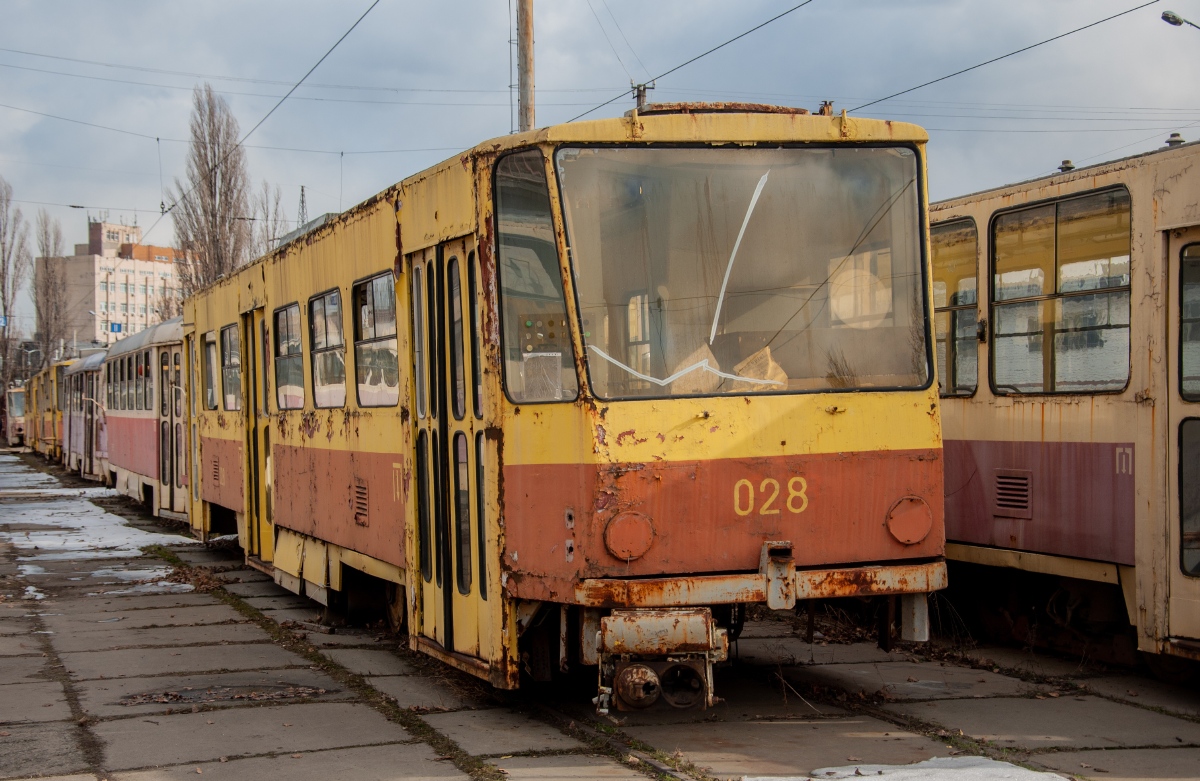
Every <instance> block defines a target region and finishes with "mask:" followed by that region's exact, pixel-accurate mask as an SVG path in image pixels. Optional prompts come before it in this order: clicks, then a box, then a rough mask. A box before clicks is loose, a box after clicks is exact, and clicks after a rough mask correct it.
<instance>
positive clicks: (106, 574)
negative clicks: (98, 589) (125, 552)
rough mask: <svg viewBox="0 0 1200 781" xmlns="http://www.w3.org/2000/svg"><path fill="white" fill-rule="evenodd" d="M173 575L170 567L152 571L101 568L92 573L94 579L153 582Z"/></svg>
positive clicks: (156, 568)
mask: <svg viewBox="0 0 1200 781" xmlns="http://www.w3.org/2000/svg"><path fill="white" fill-rule="evenodd" d="M170 574H171V568H170V567H154V568H151V569H112V568H111V567H101V568H100V569H98V570H96V571H95V572H93V573H92V577H93V578H116V579H117V580H125V581H133V580H151V579H162V578H165V577H166V576H167V575H170Z"/></svg>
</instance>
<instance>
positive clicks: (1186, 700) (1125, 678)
mask: <svg viewBox="0 0 1200 781" xmlns="http://www.w3.org/2000/svg"><path fill="white" fill-rule="evenodd" d="M1080 685H1082V686H1083V687H1084V688H1086V689H1088V690H1089V691H1093V692H1096V693H1097V694H1102V695H1104V696H1105V697H1112V698H1114V699H1118V700H1122V701H1124V702H1129V703H1133V704H1135V705H1142V706H1145V707H1150V708H1162V709H1163V710H1165V711H1170V712H1171V713H1180V714H1183V715H1185V716H1192V717H1196V716H1200V689H1197V688H1194V687H1189V686H1172V685H1170V684H1166V683H1162V682H1160V681H1155V680H1152V679H1150V678H1139V677H1137V676H1134V675H1113V676H1103V677H1099V678H1089V679H1088V680H1086V681H1080Z"/></svg>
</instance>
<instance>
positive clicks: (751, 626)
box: [739, 621, 796, 641]
mask: <svg viewBox="0 0 1200 781" xmlns="http://www.w3.org/2000/svg"><path fill="white" fill-rule="evenodd" d="M751 637H796V627H794V626H792V625H791V624H789V623H788V622H786V621H747V622H746V624H745V626H743V627H742V633H741V635H740V636H739V641H740V640H744V639H747V638H751Z"/></svg>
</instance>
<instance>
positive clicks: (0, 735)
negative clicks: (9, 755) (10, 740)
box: [0, 731, 12, 738]
mask: <svg viewBox="0 0 1200 781" xmlns="http://www.w3.org/2000/svg"><path fill="white" fill-rule="evenodd" d="M11 734H12V733H11V732H7V731H6V732H0V738H7V737H8V736H9V735H11Z"/></svg>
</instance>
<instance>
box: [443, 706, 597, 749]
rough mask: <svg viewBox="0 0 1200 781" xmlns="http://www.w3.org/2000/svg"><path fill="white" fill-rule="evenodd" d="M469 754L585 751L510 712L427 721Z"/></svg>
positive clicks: (551, 729)
mask: <svg viewBox="0 0 1200 781" xmlns="http://www.w3.org/2000/svg"><path fill="white" fill-rule="evenodd" d="M424 719H425V721H426V722H427V723H428V724H429V725H430V726H431V727H433V728H434V729H436V730H437V731H438V732H440V733H442V734H443V735H445V736H446V737H448V738H450V739H451V740H453V741H454V742H455V743H457V744H458V745H459V747H460V748H462V750H463V751H466V752H467V753H468V754H473V755H475V756H486V755H489V754H518V753H522V752H526V751H557V750H570V749H577V748H582V747H583V744H582V743H580V742H579V741H578V740H575V738H572V737H569V736H567V735H564V734H563V733H562V732H560V731H558V730H557V729H555V728H554V727H551V726H550V725H548V724H545V723H543V722H540V721H536V720H534V719H531V718H529V717H528V716H525V715H522V714H520V713H515V712H513V711H507V710H494V709H493V710H477V711H457V712H455V713H434V714H430V715H428V716H425V717H424Z"/></svg>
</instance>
